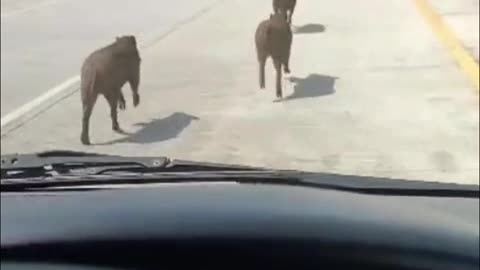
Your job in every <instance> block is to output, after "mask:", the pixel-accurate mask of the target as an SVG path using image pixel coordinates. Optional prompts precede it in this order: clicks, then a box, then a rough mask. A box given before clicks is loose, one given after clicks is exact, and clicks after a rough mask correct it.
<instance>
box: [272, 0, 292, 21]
mask: <svg viewBox="0 0 480 270" xmlns="http://www.w3.org/2000/svg"><path fill="white" fill-rule="evenodd" d="M296 5H297V0H273V12H274V13H278V12H279V11H280V10H284V11H285V12H286V13H287V18H288V19H287V22H288V24H290V25H291V24H292V16H293V12H295V6H296Z"/></svg>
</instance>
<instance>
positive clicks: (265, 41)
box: [255, 10, 292, 98]
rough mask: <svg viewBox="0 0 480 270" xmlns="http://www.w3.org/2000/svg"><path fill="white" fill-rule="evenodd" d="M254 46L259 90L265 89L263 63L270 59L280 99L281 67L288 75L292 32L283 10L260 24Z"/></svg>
mask: <svg viewBox="0 0 480 270" xmlns="http://www.w3.org/2000/svg"><path fill="white" fill-rule="evenodd" d="M255 45H256V49H257V59H258V64H259V78H260V88H262V89H264V88H265V63H266V61H267V59H268V57H272V59H273V65H274V67H275V71H276V95H277V98H282V66H283V69H284V72H285V73H290V66H289V61H290V50H291V47H292V31H291V29H290V26H289V25H288V23H287V16H286V13H285V12H284V11H283V10H280V11H279V12H277V13H275V14H272V15H270V18H269V19H268V20H264V21H262V22H260V24H259V25H258V28H257V31H256V33H255Z"/></svg>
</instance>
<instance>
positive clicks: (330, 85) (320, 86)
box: [284, 74, 338, 101]
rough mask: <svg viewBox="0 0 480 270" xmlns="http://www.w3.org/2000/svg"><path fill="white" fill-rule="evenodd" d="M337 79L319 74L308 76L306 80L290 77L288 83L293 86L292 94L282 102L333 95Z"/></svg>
mask: <svg viewBox="0 0 480 270" xmlns="http://www.w3.org/2000/svg"><path fill="white" fill-rule="evenodd" d="M337 79H338V78H337V77H332V76H327V75H320V74H310V75H308V77H306V78H297V77H291V78H289V81H290V82H291V83H294V84H295V86H294V88H293V94H291V95H290V96H287V97H286V98H285V99H284V101H288V100H294V99H301V98H314V97H320V96H326V95H331V94H334V93H335V81H336V80H337Z"/></svg>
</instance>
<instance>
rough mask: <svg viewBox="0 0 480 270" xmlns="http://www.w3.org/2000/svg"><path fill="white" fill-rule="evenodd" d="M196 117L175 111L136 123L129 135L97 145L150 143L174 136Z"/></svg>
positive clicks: (196, 118)
mask: <svg viewBox="0 0 480 270" xmlns="http://www.w3.org/2000/svg"><path fill="white" fill-rule="evenodd" d="M196 120H199V118H198V117H196V116H193V115H189V114H186V113H183V112H176V113H173V114H171V115H170V116H168V117H166V118H161V119H153V120H151V121H150V122H148V123H137V124H135V126H140V127H141V128H140V129H139V130H138V131H137V132H135V133H133V134H130V135H129V136H127V137H125V138H121V139H117V140H113V141H110V142H106V143H102V144H97V145H112V144H116V143H127V142H128V143H138V144H150V143H156V142H161V141H166V140H169V139H173V138H176V137H177V136H178V135H179V134H180V133H182V131H183V130H184V129H186V128H187V127H188V126H189V125H190V124H191V123H192V122H193V121H196Z"/></svg>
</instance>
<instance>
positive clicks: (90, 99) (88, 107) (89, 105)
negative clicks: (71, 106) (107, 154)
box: [80, 92, 98, 145]
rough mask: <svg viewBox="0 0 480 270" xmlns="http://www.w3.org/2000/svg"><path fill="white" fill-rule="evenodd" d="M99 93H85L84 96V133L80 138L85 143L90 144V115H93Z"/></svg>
mask: <svg viewBox="0 0 480 270" xmlns="http://www.w3.org/2000/svg"><path fill="white" fill-rule="evenodd" d="M97 97H98V94H97V93H95V92H90V93H88V94H84V96H83V97H82V105H83V117H82V135H81V137H80V140H81V142H82V144H84V145H90V136H89V126H90V116H91V115H92V111H93V107H94V106H95V103H96V101H97Z"/></svg>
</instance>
